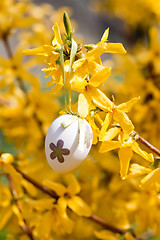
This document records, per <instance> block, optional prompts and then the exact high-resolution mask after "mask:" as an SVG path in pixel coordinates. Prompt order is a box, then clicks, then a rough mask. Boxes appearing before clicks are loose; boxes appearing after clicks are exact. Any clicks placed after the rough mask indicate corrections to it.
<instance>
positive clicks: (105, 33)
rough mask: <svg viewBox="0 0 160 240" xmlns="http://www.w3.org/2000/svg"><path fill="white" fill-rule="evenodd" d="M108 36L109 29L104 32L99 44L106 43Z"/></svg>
mask: <svg viewBox="0 0 160 240" xmlns="http://www.w3.org/2000/svg"><path fill="white" fill-rule="evenodd" d="M108 35H109V28H107V29H106V30H105V32H104V33H103V36H102V38H101V43H104V42H106V41H107V39H108Z"/></svg>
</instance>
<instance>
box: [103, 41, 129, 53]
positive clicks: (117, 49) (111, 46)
mask: <svg viewBox="0 0 160 240" xmlns="http://www.w3.org/2000/svg"><path fill="white" fill-rule="evenodd" d="M105 52H107V53H120V54H125V53H126V52H127V51H126V50H125V49H124V47H123V45H122V43H107V46H106V51H105Z"/></svg>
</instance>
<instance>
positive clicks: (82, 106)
mask: <svg viewBox="0 0 160 240" xmlns="http://www.w3.org/2000/svg"><path fill="white" fill-rule="evenodd" d="M88 110H89V105H88V101H87V99H86V98H85V96H84V94H83V93H81V94H79V97H78V114H79V115H80V117H82V118H85V117H87V115H88Z"/></svg>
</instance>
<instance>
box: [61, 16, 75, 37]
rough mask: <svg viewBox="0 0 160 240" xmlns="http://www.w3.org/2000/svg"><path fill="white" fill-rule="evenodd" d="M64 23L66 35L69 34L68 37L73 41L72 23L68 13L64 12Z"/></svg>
mask: <svg viewBox="0 0 160 240" xmlns="http://www.w3.org/2000/svg"><path fill="white" fill-rule="evenodd" d="M63 22H64V26H65V29H66V33H67V37H68V39H69V40H71V38H72V34H73V32H72V25H71V21H70V19H69V16H68V14H67V13H66V12H64V15H63Z"/></svg>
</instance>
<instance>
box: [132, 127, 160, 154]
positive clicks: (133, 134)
mask: <svg viewBox="0 0 160 240" xmlns="http://www.w3.org/2000/svg"><path fill="white" fill-rule="evenodd" d="M131 136H132V137H133V138H134V139H135V140H136V141H140V142H141V143H143V144H144V145H145V146H146V147H148V148H149V149H150V150H151V151H152V152H154V153H156V154H157V155H158V156H160V150H158V149H157V148H156V147H154V146H153V145H152V144H150V143H149V142H147V141H146V140H145V139H144V138H142V137H141V136H139V134H138V133H137V132H136V131H133V132H132V134H131Z"/></svg>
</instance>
